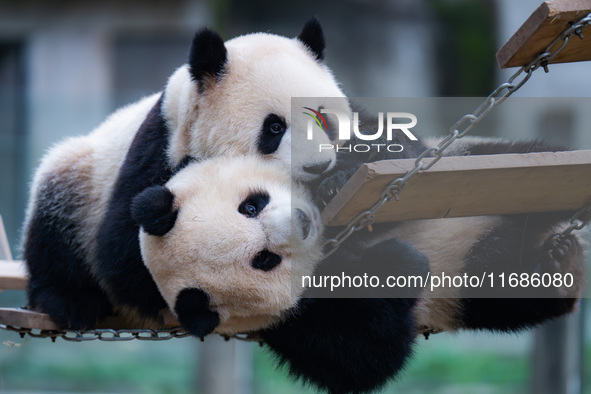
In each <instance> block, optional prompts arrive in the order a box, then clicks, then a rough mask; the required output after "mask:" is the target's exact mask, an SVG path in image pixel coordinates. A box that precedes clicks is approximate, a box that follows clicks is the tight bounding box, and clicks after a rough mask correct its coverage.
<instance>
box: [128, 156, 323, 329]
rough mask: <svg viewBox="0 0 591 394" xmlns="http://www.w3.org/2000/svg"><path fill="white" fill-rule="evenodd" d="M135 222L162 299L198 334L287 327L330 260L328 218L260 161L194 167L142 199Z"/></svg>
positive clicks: (134, 210)
mask: <svg viewBox="0 0 591 394" xmlns="http://www.w3.org/2000/svg"><path fill="white" fill-rule="evenodd" d="M295 187H296V186H293V188H295ZM132 217H133V218H134V220H135V221H136V222H137V223H138V224H139V225H140V226H141V231H140V246H141V252H142V258H143V260H144V263H145V265H146V266H147V267H148V269H149V271H150V272H151V274H152V277H153V278H154V280H155V282H156V284H157V285H158V288H159V290H160V293H161V294H162V296H163V297H164V299H165V300H166V302H167V304H168V306H169V307H170V309H171V310H172V311H173V312H174V313H175V314H176V316H177V318H178V320H179V322H180V323H181V325H182V326H183V327H184V328H185V329H186V330H187V331H189V332H190V333H191V334H193V335H195V336H198V337H202V336H204V335H207V334H209V333H210V332H213V331H215V332H217V333H220V334H234V333H238V332H247V331H253V330H257V329H260V328H262V327H265V326H268V325H270V324H272V323H274V322H276V321H278V320H279V319H280V318H281V316H282V313H283V312H284V311H286V310H288V309H290V308H292V307H293V306H294V305H295V304H296V302H297V300H298V298H299V297H300V295H301V293H302V292H303V288H302V287H301V276H302V275H310V274H312V272H313V270H314V268H315V264H316V263H317V262H318V261H319V260H320V255H321V240H320V237H321V232H322V227H321V224H320V214H319V212H318V211H317V210H316V208H315V207H314V206H313V205H312V203H311V202H310V201H309V200H308V198H307V197H306V195H305V194H304V193H303V192H301V193H300V192H299V191H298V189H292V185H291V181H290V179H289V175H288V174H286V173H285V172H284V171H282V170H279V169H277V168H276V166H273V165H272V164H270V163H268V162H266V161H263V160H261V158H260V157H238V158H224V157H219V158H214V159H210V160H206V161H204V162H201V163H192V164H189V165H188V166H187V167H185V168H184V169H183V170H181V171H180V172H179V173H177V175H175V176H174V177H173V178H172V179H171V180H170V181H169V182H168V183H167V184H166V185H164V186H152V187H150V188H148V189H146V190H145V191H143V192H142V193H140V194H139V195H138V196H136V198H135V199H134V200H133V204H132ZM297 278H299V279H297Z"/></svg>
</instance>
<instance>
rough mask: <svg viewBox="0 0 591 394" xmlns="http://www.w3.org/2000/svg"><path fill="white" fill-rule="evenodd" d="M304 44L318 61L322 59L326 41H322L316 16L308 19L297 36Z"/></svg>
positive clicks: (320, 28)
mask: <svg viewBox="0 0 591 394" xmlns="http://www.w3.org/2000/svg"><path fill="white" fill-rule="evenodd" d="M298 40H300V41H301V42H302V43H303V44H304V45H306V46H307V47H308V48H309V49H310V50H311V51H312V53H313V54H314V56H315V57H316V60H318V61H319V62H320V61H322V60H324V48H325V47H326V43H325V41H324V33H323V31H322V26H321V25H320V21H319V20H318V18H317V17H316V16H313V17H311V18H310V19H308V21H307V22H306V24H305V25H304V28H303V29H302V32H301V33H300V35H299V36H298Z"/></svg>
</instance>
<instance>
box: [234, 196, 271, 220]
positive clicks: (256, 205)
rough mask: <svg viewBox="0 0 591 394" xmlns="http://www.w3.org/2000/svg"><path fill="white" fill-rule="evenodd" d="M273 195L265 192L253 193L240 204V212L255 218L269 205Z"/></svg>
mask: <svg viewBox="0 0 591 394" xmlns="http://www.w3.org/2000/svg"><path fill="white" fill-rule="evenodd" d="M270 199H271V197H269V195H268V194H267V193H264V192H256V193H251V194H250V195H249V196H248V197H246V199H244V201H242V202H241V203H240V205H239V206H238V212H240V213H241V214H242V215H244V216H246V217H248V218H255V217H257V216H258V215H259V213H261V211H262V210H263V209H264V208H265V207H266V206H267V204H268V203H269V200H270Z"/></svg>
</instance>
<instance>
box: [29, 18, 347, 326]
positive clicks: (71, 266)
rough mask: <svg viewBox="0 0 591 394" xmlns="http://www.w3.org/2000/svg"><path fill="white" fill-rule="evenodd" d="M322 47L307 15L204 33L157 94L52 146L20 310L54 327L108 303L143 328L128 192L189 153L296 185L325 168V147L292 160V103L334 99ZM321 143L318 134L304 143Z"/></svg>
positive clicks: (145, 279) (152, 303) (81, 319)
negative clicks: (289, 34) (289, 177)
mask: <svg viewBox="0 0 591 394" xmlns="http://www.w3.org/2000/svg"><path fill="white" fill-rule="evenodd" d="M323 53H324V38H323V33H322V29H321V27H320V24H319V22H318V21H317V20H316V19H315V18H312V19H311V20H309V21H308V22H307V23H306V25H305V26H304V28H303V29H302V31H301V33H300V34H299V36H298V37H297V38H295V39H289V38H285V37H280V36H276V35H272V34H263V33H257V34H250V35H245V36H241V37H237V38H235V39H233V40H230V41H228V42H226V43H224V42H223V40H222V39H221V38H220V36H219V35H217V33H215V32H213V31H211V30H209V29H202V30H200V31H198V32H197V33H196V35H195V37H194V39H193V42H192V46H191V50H190V53H189V60H188V64H186V65H183V66H182V67H180V68H179V69H178V70H177V71H176V72H175V73H174V74H173V75H172V76H171V77H170V79H169V81H168V83H167V85H166V87H165V89H164V91H163V92H162V93H158V94H155V95H153V96H150V97H147V98H145V99H143V100H141V101H139V102H138V103H135V104H132V105H130V106H127V107H125V108H122V109H120V110H119V111H117V112H115V113H114V114H113V115H111V116H110V117H109V118H108V119H107V120H106V121H105V122H104V123H103V124H102V125H100V126H99V127H98V128H97V129H95V130H94V131H92V132H91V133H90V134H88V135H86V136H81V137H75V138H71V139H68V140H66V141H64V142H62V143H60V144H58V145H57V146H55V147H53V148H52V149H51V150H50V151H49V152H48V153H47V154H46V155H45V157H44V158H43V160H42V162H41V164H40V166H39V168H38V170H37V172H36V174H35V177H34V180H33V185H32V188H31V199H30V202H29V205H28V209H27V215H26V221H25V231H24V245H23V246H24V259H25V260H26V262H27V267H28V270H29V273H30V276H31V280H30V282H29V287H28V300H29V306H30V307H31V308H34V309H38V310H43V311H45V312H47V313H49V314H50V316H51V317H52V319H53V320H54V321H55V322H56V323H57V324H58V325H59V326H60V327H64V328H85V327H90V326H93V325H94V324H95V323H96V322H97V321H98V320H100V319H101V318H103V317H104V316H106V315H108V314H110V313H112V312H113V309H115V312H117V313H119V314H121V315H125V316H128V317H129V318H130V319H131V320H132V323H135V324H146V325H149V324H150V322H151V321H153V320H154V318H155V317H156V316H157V315H158V311H159V310H160V309H161V308H163V307H165V305H166V304H165V302H164V300H163V299H162V297H161V295H160V294H159V292H158V289H157V287H156V285H155V284H154V283H153V281H152V279H151V277H150V275H149V272H148V271H147V270H146V269H145V267H144V265H143V264H142V261H141V255H140V250H139V245H138V240H137V233H138V227H137V225H136V224H135V223H134V222H133V220H132V219H131V216H130V210H129V206H130V204H131V201H132V199H133V197H134V196H135V195H136V194H138V193H139V192H141V191H142V190H144V189H145V188H147V187H149V186H151V185H162V184H164V183H165V182H166V181H167V180H168V179H169V178H170V177H171V176H172V175H173V174H174V173H175V172H177V171H178V170H179V169H180V168H182V167H183V166H184V165H186V164H187V163H188V162H189V161H191V160H202V159H206V158H209V157H214V156H220V155H230V156H237V155H245V154H254V155H259V156H261V157H263V158H265V159H266V160H267V161H269V162H272V163H274V164H275V165H277V166H278V167H281V168H284V169H285V170H286V171H289V170H291V169H293V170H294V171H293V173H294V176H295V177H296V178H298V179H300V180H302V181H309V180H311V179H313V178H315V177H317V176H318V175H319V174H320V173H322V172H324V171H326V170H328V169H330V168H331V167H332V166H333V165H334V162H335V155H334V153H330V152H327V153H326V154H324V155H321V156H314V157H305V158H292V157H291V155H290V138H289V136H290V133H291V129H292V128H291V125H290V124H289V122H290V114H291V98H292V97H295V96H307V97H343V96H344V95H343V93H342V92H341V90H340V89H339V86H338V84H337V82H336V81H335V80H334V78H333V76H332V73H331V71H330V70H329V69H328V68H327V67H326V65H325V64H324V63H323V62H322V60H323V56H324V55H323ZM322 100H323V99H319V102H317V103H315V104H314V105H317V106H318V107H320V106H322V105H323V102H322ZM343 110H345V111H346V110H348V108H343ZM328 141H329V138H328V136H327V135H326V134H318V135H316V136H315V140H314V141H310V144H318V143H323V142H328ZM298 160H302V161H299V162H298Z"/></svg>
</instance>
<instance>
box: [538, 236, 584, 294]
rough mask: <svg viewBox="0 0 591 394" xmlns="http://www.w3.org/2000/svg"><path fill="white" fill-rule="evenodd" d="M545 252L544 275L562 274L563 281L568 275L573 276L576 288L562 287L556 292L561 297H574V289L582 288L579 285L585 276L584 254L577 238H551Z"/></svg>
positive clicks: (543, 261)
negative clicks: (583, 269)
mask: <svg viewBox="0 0 591 394" xmlns="http://www.w3.org/2000/svg"><path fill="white" fill-rule="evenodd" d="M544 251H546V252H545V256H544V258H543V259H542V262H541V265H540V268H541V271H542V273H549V274H552V275H554V274H560V277H561V278H562V279H564V278H565V275H567V274H570V275H572V278H573V280H574V282H575V286H569V287H566V286H560V287H558V288H556V290H557V291H558V294H559V296H560V297H572V296H574V294H573V288H574V289H578V288H579V287H580V286H578V285H577V284H578V282H579V281H580V280H581V279H580V278H581V277H582V275H583V272H582V267H583V253H582V248H581V245H580V244H579V241H578V240H577V238H576V236H575V235H572V234H569V235H555V236H553V237H550V238H549V239H548V240H547V241H546V243H545V245H544ZM564 282H565V280H562V283H564Z"/></svg>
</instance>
